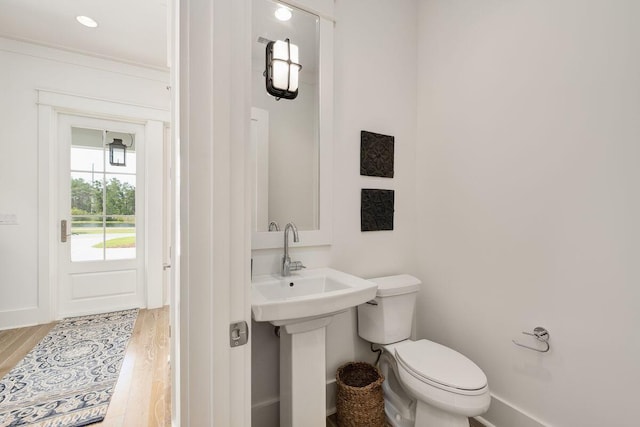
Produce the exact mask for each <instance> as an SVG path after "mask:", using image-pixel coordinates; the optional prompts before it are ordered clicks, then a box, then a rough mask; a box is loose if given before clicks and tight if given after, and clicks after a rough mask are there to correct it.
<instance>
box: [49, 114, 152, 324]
mask: <svg viewBox="0 0 640 427" xmlns="http://www.w3.org/2000/svg"><path fill="white" fill-rule="evenodd" d="M144 139H145V128H144V126H143V125H140V124H135V123H127V122H119V121H112V120H104V119H96V118H89V117H82V116H73V115H65V114H61V115H59V120H58V174H57V175H58V185H57V187H58V217H59V226H58V232H59V233H58V241H59V243H58V245H59V247H58V272H59V274H58V292H57V293H58V299H57V317H64V316H70V315H80V314H88V313H97V312H107V311H113V310H120V309H125V308H133V307H144V306H145V289H144V283H145V280H144V268H143V267H144V253H145V252H144V250H143V249H144V248H143V245H144V241H145V239H144V230H145V228H144V224H143V221H144V212H143V209H144V188H145V185H144ZM112 149H113V151H112Z"/></svg>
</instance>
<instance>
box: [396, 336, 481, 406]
mask: <svg viewBox="0 0 640 427" xmlns="http://www.w3.org/2000/svg"><path fill="white" fill-rule="evenodd" d="M394 352H395V358H396V360H397V362H398V367H399V368H400V369H403V370H404V371H405V372H406V373H408V374H410V375H411V376H412V377H414V378H416V379H417V380H419V381H420V382H423V383H426V384H429V385H431V386H433V387H436V388H439V389H441V390H445V391H448V392H451V393H455V394H461V395H467V396H473V395H480V394H484V393H486V391H487V388H488V386H487V377H486V376H485V374H484V372H482V370H481V369H480V368H479V367H478V366H477V365H476V364H475V363H473V362H472V361H471V360H469V359H468V358H467V357H465V356H464V355H462V354H460V353H458V352H457V351H455V350H452V349H450V348H448V347H445V346H443V345H440V344H438V343H435V342H432V341H429V340H419V341H404V342H401V343H398V344H396V345H394Z"/></svg>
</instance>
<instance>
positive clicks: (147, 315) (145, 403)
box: [0, 307, 171, 427]
mask: <svg viewBox="0 0 640 427" xmlns="http://www.w3.org/2000/svg"><path fill="white" fill-rule="evenodd" d="M53 326H54V323H50V324H47V325H39V326H31V327H27V328H20V329H10V330H6V331H0V377H4V375H6V373H7V372H9V371H10V370H11V368H13V367H14V366H15V365H16V364H17V363H18V362H19V361H20V360H21V359H22V358H23V357H24V356H25V355H26V354H27V353H28V352H29V351H30V350H31V349H32V348H33V347H35V345H36V344H37V343H38V342H39V341H40V340H41V339H42V338H43V337H44V336H45V335H46V334H47V332H49V330H50V329H51V328H52V327H53ZM170 376H171V373H170V370H169V308H168V307H164V308H159V309H155V310H140V313H139V314H138V319H137V320H136V325H135V327H134V329H133V335H132V336H131V340H130V341H129V346H128V347H127V353H126V354H125V358H124V361H123V363H122V368H121V370H120V376H119V377H118V383H117V384H116V388H115V391H114V393H113V397H112V398H111V403H110V404H109V410H108V411H107V416H106V417H105V419H104V421H102V422H101V423H97V424H92V425H95V426H105V427H107V426H108V427H130V426H136V427H144V426H150V427H151V426H154V427H155V426H170V425H171V377H170Z"/></svg>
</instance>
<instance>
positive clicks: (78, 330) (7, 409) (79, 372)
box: [0, 309, 138, 427]
mask: <svg viewBox="0 0 640 427" xmlns="http://www.w3.org/2000/svg"><path fill="white" fill-rule="evenodd" d="M137 316H138V309H134V310H125V311H118V312H114V313H105V314H97V315H92V316H82V317H72V318H68V319H64V320H62V321H61V322H60V323H59V324H57V325H56V326H55V327H54V328H53V329H52V330H51V331H50V332H49V334H47V336H46V337H44V338H43V339H42V341H40V343H39V344H38V345H37V346H36V347H35V348H34V349H33V350H31V351H30V352H29V354H27V355H26V356H25V358H24V359H22V360H21V361H20V363H18V365H16V367H15V368H13V369H12V370H11V371H10V372H9V373H8V374H7V375H6V376H5V377H4V378H3V379H2V380H0V426H1V427H7V426H42V427H54V426H55V427H79V426H86V425H88V424H93V423H97V422H100V421H102V420H103V419H104V417H105V415H106V413H107V408H108V406H109V400H110V399H111V395H112V394H113V389H114V388H115V385H116V381H117V380H118V375H119V373H120V367H121V365H122V361H123V360H124V354H125V352H126V350H127V343H128V342H129V338H131V333H132V332H133V326H134V324H135V322H136V317H137Z"/></svg>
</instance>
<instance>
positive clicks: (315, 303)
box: [251, 268, 377, 326]
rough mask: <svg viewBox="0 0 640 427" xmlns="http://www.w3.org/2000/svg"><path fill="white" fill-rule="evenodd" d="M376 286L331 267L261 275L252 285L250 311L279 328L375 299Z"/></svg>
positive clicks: (256, 317) (254, 315)
mask: <svg viewBox="0 0 640 427" xmlns="http://www.w3.org/2000/svg"><path fill="white" fill-rule="evenodd" d="M376 289H377V285H376V284H375V283H373V282H370V281H368V280H364V279H361V278H360V277H356V276H352V275H351V274H347V273H343V272H341V271H337V270H334V269H331V268H318V269H313V270H303V271H301V272H295V273H292V274H291V276H289V277H282V276H280V275H269V276H260V277H256V278H254V279H253V281H252V282H251V311H252V312H253V318H254V319H255V320H256V321H260V322H271V323H272V324H274V325H276V326H280V325H286V324H290V323H297V322H301V321H305V320H309V319H314V318H319V317H327V316H331V315H333V314H337V313H340V312H341V311H344V310H347V309H348V308H351V307H355V306H357V305H359V304H363V303H365V302H367V301H369V300H372V299H374V298H375V296H376Z"/></svg>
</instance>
